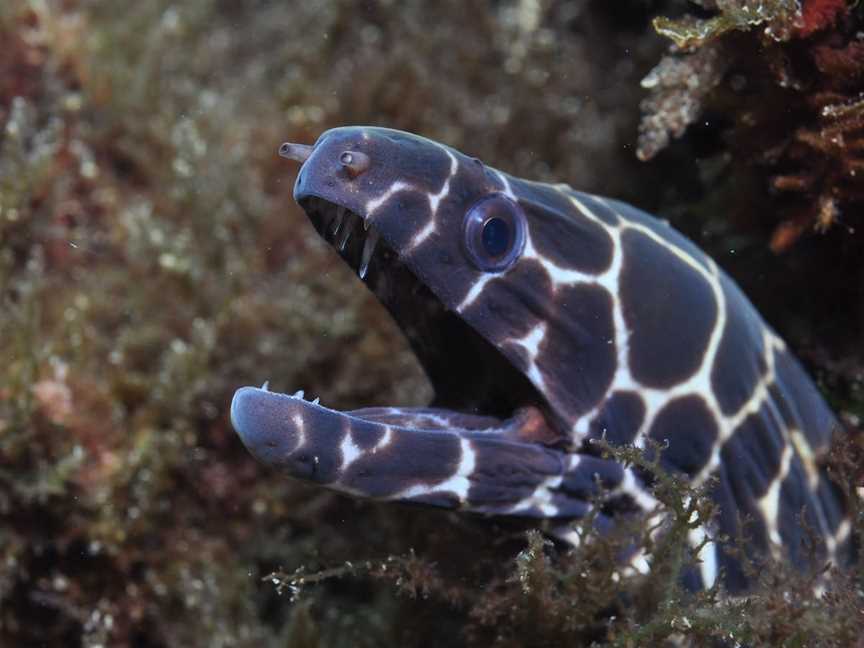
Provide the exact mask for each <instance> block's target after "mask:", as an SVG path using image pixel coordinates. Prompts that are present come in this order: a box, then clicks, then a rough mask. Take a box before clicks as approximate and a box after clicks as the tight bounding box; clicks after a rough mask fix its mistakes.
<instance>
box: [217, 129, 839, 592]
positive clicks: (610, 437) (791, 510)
mask: <svg viewBox="0 0 864 648" xmlns="http://www.w3.org/2000/svg"><path fill="white" fill-rule="evenodd" d="M280 152H281V153H282V154H283V156H285V157H289V158H293V159H296V160H298V161H301V162H302V166H301V168H300V171H299V174H298V176H297V180H296V185H295V188H294V196H295V199H296V200H297V201H298V203H299V204H300V205H301V206H302V207H303V209H304V210H305V211H306V213H307V214H308V216H309V218H310V220H311V221H312V224H313V225H314V226H315V228H316V229H317V230H318V232H319V233H320V234H321V235H322V236H323V237H324V238H325V239H326V240H327V241H329V242H331V243H332V244H333V246H334V247H335V249H336V250H337V251H338V252H339V253H340V254H341V256H342V257H343V258H344V260H345V261H346V262H347V263H348V264H349V265H350V266H351V267H352V268H354V269H355V270H356V271H357V272H358V275H359V276H360V277H361V278H362V280H363V282H364V283H365V284H366V285H367V286H368V287H369V288H370V289H371V290H372V291H373V292H374V294H375V295H376V296H377V298H378V299H379V300H380V301H381V302H382V303H383V304H384V306H385V307H386V308H387V309H388V310H389V311H390V313H391V314H392V316H393V317H394V319H395V320H396V322H397V323H398V325H399V326H400V328H401V330H402V331H403V332H404V334H405V336H406V337H407V339H408V341H409V342H410V344H411V346H412V348H413V350H414V351H415V353H416V355H417V357H418V359H419V361H420V363H421V364H422V366H423V367H424V369H425V371H426V373H427V374H428V376H429V379H430V381H431V383H432V386H433V388H434V390H435V400H434V401H433V403H432V404H431V405H430V406H429V407H425V408H406V407H386V408H367V409H360V410H354V411H336V410H333V409H329V408H327V407H324V406H323V405H321V404H319V403H318V402H317V401H309V400H306V399H304V398H303V395H302V393H301V392H298V393H297V394H294V395H287V394H279V393H275V392H271V391H269V390H268V389H267V388H266V386H265V387H264V388H260V389H259V388H254V387H244V388H242V389H240V390H238V391H237V393H236V395H235V396H234V400H233V403H232V406H231V417H232V422H233V425H234V427H235V429H236V430H237V432H238V433H239V435H240V436H241V438H242V440H243V443H244V444H245V445H246V447H247V448H248V449H249V450H250V451H251V453H252V454H253V455H254V456H255V457H257V458H258V459H259V460H260V461H262V462H264V463H265V464H268V465H271V466H274V467H276V468H278V469H279V470H281V471H283V472H285V473H286V474H288V475H290V476H292V477H295V478H299V479H302V480H306V481H311V482H315V483H318V484H321V485H322V486H326V487H329V488H332V489H335V490H338V491H341V492H344V493H348V494H351V495H354V496H358V497H365V498H376V499H388V500H398V501H406V502H414V503H421V504H427V505H432V506H439V507H446V508H453V509H460V510H463V511H466V512H473V513H480V514H487V515H496V516H515V517H521V518H535V519H538V520H543V521H544V524H545V525H546V528H547V529H551V531H550V532H551V533H553V534H554V535H556V536H557V537H559V538H561V539H562V540H564V541H567V542H571V543H577V542H578V541H579V536H578V534H577V532H576V531H574V530H573V525H572V521H573V520H578V519H580V518H583V517H584V516H586V515H587V514H588V513H589V512H592V514H593V515H594V516H595V518H594V519H595V524H596V525H598V526H599V527H601V528H604V527H605V528H611V527H612V526H613V525H614V524H615V523H616V519H617V517H618V516H617V514H616V511H630V512H633V511H639V510H641V511H648V512H650V511H652V510H654V509H655V507H656V506H657V501H656V499H655V497H654V495H653V494H652V490H651V488H650V484H649V483H648V482H649V481H650V480H649V479H646V477H645V475H643V474H640V472H639V471H638V470H636V469H634V468H633V467H632V466H625V465H622V464H621V463H619V462H616V461H615V460H614V459H611V458H609V457H608V456H604V455H603V454H602V453H600V452H598V450H597V444H596V442H593V440H595V439H599V438H605V439H606V440H607V442H609V443H610V444H615V445H631V446H636V447H641V448H645V449H646V451H647V450H649V449H651V448H654V449H657V448H662V450H661V456H660V462H661V465H662V466H663V467H664V468H666V469H667V470H669V471H673V472H675V473H677V474H680V475H683V476H684V477H685V478H686V479H688V480H689V481H690V482H691V483H692V484H694V485H696V486H699V485H702V484H706V482H708V480H709V479H710V480H711V481H710V482H708V488H709V490H710V493H711V495H712V497H713V499H714V500H715V502H716V504H717V515H716V516H715V518H714V519H713V520H712V521H711V523H710V524H709V525H707V528H706V527H705V526H702V527H699V528H697V529H694V530H693V531H692V532H691V538H690V540H691V542H692V543H693V545H694V546H699V545H700V544H702V549H701V551H700V554H699V558H700V559H701V564H700V565H699V566H698V567H697V568H693V569H690V570H687V572H686V573H685V574H682V578H683V579H684V581H685V583H686V584H687V586H688V587H691V588H694V589H695V588H701V587H709V586H712V585H713V584H714V583H715V581H716V580H717V578H718V574H720V573H722V574H723V578H724V586H725V587H726V588H727V589H728V590H729V591H731V592H736V591H741V590H744V589H745V588H747V587H748V575H747V573H745V570H744V569H743V567H742V564H741V561H740V559H739V558H737V557H736V556H735V555H734V552H733V551H730V549H729V546H728V545H727V544H726V543H725V542H724V541H722V540H721V538H740V537H746V546H747V547H748V548H749V549H750V550H751V554H752V555H751V557H752V558H754V559H757V560H758V559H759V557H760V556H767V555H771V556H774V557H775V558H779V559H781V560H786V561H789V562H791V563H792V564H794V565H796V566H798V567H800V568H802V569H803V568H804V567H805V566H806V565H808V560H809V556H811V555H815V556H816V557H817V558H818V559H819V560H820V561H828V562H832V563H835V564H836V563H838V562H839V563H842V562H843V561H844V560H845V557H846V556H847V555H848V554H849V552H850V551H851V538H850V523H849V520H848V518H847V516H846V512H845V510H844V503H843V500H842V497H841V495H840V493H839V491H838V489H837V488H836V487H835V486H834V485H833V484H832V483H831V482H830V481H829V479H828V476H827V473H826V470H825V469H824V467H823V466H822V465H821V462H820V458H821V457H823V455H824V454H825V452H826V451H827V449H828V445H829V443H830V440H831V436H832V433H833V432H834V431H835V430H836V429H837V421H836V419H835V417H834V415H833V414H832V412H831V411H830V409H829V408H828V406H827V405H826V403H825V402H824V400H823V399H822V397H821V396H820V394H819V392H818V390H817V389H816V387H815V386H814V384H813V382H812V381H811V380H810V378H809V377H808V376H807V374H806V373H805V371H804V370H803V369H802V367H801V366H800V365H799V363H798V361H797V360H796V359H795V358H794V357H793V356H792V354H791V353H790V352H789V350H788V349H787V348H786V346H785V344H784V343H783V341H782V340H781V339H780V338H779V337H778V336H777V335H776V334H775V333H774V332H773V331H772V330H771V328H770V327H769V326H768V325H767V324H766V323H765V322H764V321H763V320H762V318H761V317H760V316H759V314H758V313H757V312H756V310H755V309H754V307H753V306H752V305H751V304H750V302H749V301H748V300H747V298H746V297H745V296H744V295H743V294H742V292H741V291H740V290H739V288H738V287H737V286H736V285H735V283H734V282H733V281H732V280H731V279H730V278H729V277H728V276H727V275H726V274H725V273H724V272H723V271H722V270H720V269H719V268H718V267H717V265H716V264H715V263H714V261H712V260H711V259H710V258H708V257H707V256H706V255H705V254H704V253H703V252H702V251H701V250H699V249H698V248H697V247H696V246H695V245H694V244H693V243H692V242H691V241H689V240H687V239H686V238H684V237H683V236H682V235H680V234H679V233H677V232H676V231H675V230H673V229H672V228H671V227H669V226H668V225H666V224H665V223H663V222H661V221H659V220H657V219H655V218H653V217H651V216H649V215H648V214H646V213H644V212H642V211H640V210H639V209H636V208H634V207H632V206H630V205H628V204H625V203H623V202H618V201H616V200H610V199H606V198H601V197H599V196H594V195H590V194H587V193H582V192H579V191H575V190H573V189H571V188H570V187H569V186H567V185H551V184H542V183H536V182H529V181H526V180H522V179H519V178H515V177H512V176H510V175H507V174H506V173H502V172H500V171H498V170H496V169H493V168H491V167H489V166H486V165H485V164H483V163H482V162H481V161H480V160H478V159H476V158H472V157H468V156H466V155H464V154H462V153H460V152H458V151H456V150H453V149H451V148H449V147H447V146H444V145H441V144H438V143H436V142H433V141H431V140H428V139H425V138H422V137H419V136H416V135H412V134H409V133H404V132H400V131H395V130H389V129H382V128H371V127H345V128H337V129H333V130H330V131H327V132H325V133H324V134H323V135H321V137H320V138H319V139H318V141H317V142H316V143H315V144H314V146H303V145H294V144H285V145H283V146H282V148H281V149H280ZM649 440H651V441H649ZM601 502H602V507H601V506H600V505H599V504H598V503H601ZM594 507H598V508H600V509H601V510H600V512H598V511H594V510H593V508H594ZM706 534H707V535H708V536H709V537H711V538H715V539H716V540H711V541H708V542H704V541H705V539H706ZM814 536H815V538H816V540H817V542H816V544H817V546H816V547H815V548H813V547H810V548H809V549H808V548H807V547H806V546H805V545H807V540H810V539H812V538H813V537H814ZM811 544H812V543H811ZM648 563H650V557H648V560H645V559H644V558H643V560H642V563H641V566H642V567H643V568H645V569H647V568H649V566H648ZM634 564H637V563H634Z"/></svg>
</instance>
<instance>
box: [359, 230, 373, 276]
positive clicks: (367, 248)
mask: <svg viewBox="0 0 864 648" xmlns="http://www.w3.org/2000/svg"><path fill="white" fill-rule="evenodd" d="M377 244H378V230H372V231H370V232H369V235H368V236H367V237H366V241H365V242H364V243H363V254H362V255H361V257H360V269H359V270H358V271H357V274H358V275H360V278H361V279H365V278H366V271H367V270H369V261H371V260H372V255H373V254H374V253H375V246H376V245H377Z"/></svg>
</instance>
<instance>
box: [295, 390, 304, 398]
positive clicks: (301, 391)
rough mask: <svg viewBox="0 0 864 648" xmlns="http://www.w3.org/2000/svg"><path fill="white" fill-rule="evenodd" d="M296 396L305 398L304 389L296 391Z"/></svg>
mask: <svg viewBox="0 0 864 648" xmlns="http://www.w3.org/2000/svg"><path fill="white" fill-rule="evenodd" d="M294 398H303V390H302V389H300V390H298V391H296V392H294Z"/></svg>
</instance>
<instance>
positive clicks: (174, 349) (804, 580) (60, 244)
mask: <svg viewBox="0 0 864 648" xmlns="http://www.w3.org/2000/svg"><path fill="white" fill-rule="evenodd" d="M345 124H372V125H381V126H389V127H393V128H399V129H404V130H410V131H413V132H417V133H420V134H423V135H425V136H428V137H431V138H433V139H437V140H439V141H442V142H444V143H446V144H449V145H451V146H453V147H455V148H458V149H460V150H462V151H464V152H465V153H467V154H469V155H474V156H477V157H479V158H481V159H483V160H484V161H485V162H487V163H488V164H490V165H492V166H495V167H498V168H500V169H502V170H505V171H508V172H511V173H513V174H515V175H517V176H522V177H526V178H532V179H539V180H549V181H565V182H568V183H570V184H571V185H572V186H573V187H574V188H576V189H579V190H584V191H589V192H594V193H600V194H603V195H608V196H613V197H617V198H621V199H624V200H626V201H628V202H631V203H633V204H635V205H637V206H639V207H641V208H643V209H646V210H648V211H651V212H654V213H656V214H658V215H659V216H661V217H663V218H666V219H669V220H670V221H671V222H672V223H673V224H674V225H675V226H676V227H677V228H679V229H680V230H682V231H683V232H685V233H686V234H687V235H689V236H690V237H692V238H693V239H694V240H695V241H696V242H697V243H698V244H699V245H700V246H702V247H703V248H704V249H705V250H706V251H707V252H709V253H710V254H711V255H712V256H713V257H714V258H715V259H716V260H717V261H718V263H719V264H720V265H721V266H722V267H724V268H725V269H727V270H728V271H729V272H730V273H731V274H732V275H733V276H734V277H735V278H736V280H737V281H738V282H739V283H740V284H741V286H742V288H743V289H744V290H745V292H747V294H748V295H749V296H750V297H751V299H752V300H753V301H754V303H755V304H756V306H757V307H758V308H759V310H760V311H761V313H762V314H763V316H765V318H766V319H767V321H768V322H769V323H770V324H772V325H773V326H774V327H775V328H776V329H777V330H778V331H779V332H780V333H781V335H782V336H783V337H784V338H785V339H786V341H787V342H788V343H789V345H790V346H791V347H792V348H793V349H794V350H795V352H796V354H797V355H798V357H799V358H800V359H801V360H802V361H803V362H804V364H805V365H806V366H807V367H808V369H809V370H810V371H811V373H812V375H813V376H814V378H816V380H817V382H818V384H819V386H820V387H821V388H822V390H823V393H825V394H826V396H827V398H828V399H829V401H830V402H831V404H832V405H833V406H834V408H835V410H836V411H837V413H838V414H839V415H840V416H841V418H842V420H843V421H844V423H845V425H847V426H848V428H849V431H850V434H849V435H848V437H847V439H846V440H844V441H843V442H842V443H840V444H838V448H837V449H836V452H835V453H834V454H833V455H832V462H833V467H834V468H835V469H836V475H837V479H838V481H839V482H840V483H841V485H844V486H845V487H847V490H848V491H849V495H850V498H851V503H852V507H853V514H854V515H855V519H856V525H857V528H858V530H859V533H860V531H861V530H864V521H862V514H861V512H860V507H859V506H858V498H857V494H856V490H855V487H856V486H861V485H862V483H864V482H862V475H864V458H862V456H864V451H862V449H864V444H862V443H861V432H862V427H864V424H862V417H864V263H862V253H864V220H862V214H864V212H862V209H864V6H862V3H858V2H846V1H845V0H804V2H803V3H799V2H798V1H796V0H762V1H761V2H755V1H750V0H701V1H699V2H686V1H685V0H656V1H654V0H622V1H620V2H607V1H605V0H436V1H434V2H428V1H426V2H424V1H421V0H407V1H404V2H396V1H395V0H369V1H351V0H318V1H307V2H301V1H299V0H295V1H283V2H277V1H275V0H273V1H266V0H231V1H228V0H194V1H189V2H170V1H168V0H148V2H141V3H131V2H130V3H126V2H117V1H116V0H0V360H2V362H0V646H2V647H5V646H10V647H11V646H40V647H41V646H72V647H77V646H82V647H84V646H86V647H88V648H96V647H97V646H121V647H146V648H150V647H156V646H256V647H257V646H286V647H292V648H300V647H303V648H306V647H310V648H311V647H314V646H322V647H323V646H370V647H371V646H455V645H471V646H489V645H496V646H562V645H568V646H588V645H592V642H594V644H595V645H613V646H639V645H659V644H660V643H661V642H663V641H665V640H667V639H670V638H672V637H675V636H683V637H685V638H686V639H688V640H689V641H691V642H693V643H694V645H713V644H711V643H710V642H712V641H715V640H721V639H725V640H727V641H731V642H733V643H734V642H736V641H740V642H744V643H749V644H750V645H795V646H853V645H859V646H860V645H864V644H862V643H861V642H862V639H861V636H862V632H861V631H862V629H864V593H862V587H864V567H862V565H861V564H858V565H855V566H852V567H849V568H848V569H845V570H843V572H842V573H839V574H837V583H838V585H837V587H836V589H835V590H834V591H833V592H832V593H831V594H830V595H827V596H825V597H823V598H822V599H816V598H814V597H813V596H812V593H811V592H812V588H811V585H812V581H811V580H808V578H812V575H796V574H791V573H787V572H786V570H784V569H783V566H782V565H778V566H777V568H776V569H775V570H773V571H770V572H769V573H766V574H764V575H763V581H764V582H763V586H764V587H763V589H762V591H760V592H759V593H756V594H754V595H753V596H751V597H748V598H746V599H737V600H734V601H732V602H728V603H724V604H719V603H718V597H719V596H720V593H718V592H706V593H702V594H700V595H698V596H687V595H686V594H685V593H683V592H681V591H680V589H679V588H678V586H677V581H676V579H675V577H674V574H675V573H677V567H678V566H680V560H681V556H680V551H678V552H676V550H675V548H674V547H666V548H661V549H663V551H666V553H665V554H664V553H663V551H658V552H656V553H657V555H658V556H659V558H658V568H657V569H656V570H655V572H654V573H652V575H651V576H650V577H642V578H633V579H629V580H626V581H624V582H613V581H612V579H611V578H610V574H611V571H612V569H613V568H614V564H613V562H614V561H612V560H611V558H610V557H611V556H612V555H614V547H609V546H604V545H603V543H602V542H597V543H595V545H596V546H593V547H589V548H585V549H582V550H580V552H577V553H576V554H567V553H566V552H564V551H562V550H561V549H560V548H557V547H553V546H551V545H550V544H548V543H547V542H546V541H544V539H543V538H542V536H540V535H539V534H537V533H533V532H528V533H526V532H525V530H524V529H520V528H516V527H513V526H509V525H505V524H504V523H501V522H496V521H494V520H493V521H489V520H482V519H477V518H466V517H462V516H458V515H455V514H451V513H447V512H441V511H436V510H431V509H422V508H407V507H400V506H393V505H386V504H374V503H369V502H359V501H355V500H351V499H348V498H345V497H342V496H338V495H334V494H330V493H328V492H326V491H323V490H320V489H313V488H309V487H306V486H303V485H301V484H298V483H295V482H291V481H288V480H285V479H283V478H280V477H279V476H278V475H275V474H273V473H272V472H269V471H267V470H266V469H265V468H264V467H262V466H260V465H258V464H257V463H256V462H255V461H254V460H253V459H252V457H251V456H250V455H249V454H248V452H246V450H245V449H244V448H243V446H242V444H241V443H240V440H239V439H238V437H237V436H236V434H235V433H234V431H233V430H232V428H231V425H230V422H229V419H228V407H229V404H230V401H231V396H232V394H233V392H234V390H235V389H237V388H238V387H240V386H242V385H249V384H260V383H262V382H264V381H265V380H269V381H270V385H271V388H272V389H274V390H278V391H287V392H293V391H295V390H296V389H300V388H302V389H304V390H306V393H307V395H311V396H320V397H321V398H322V399H323V400H324V401H325V402H326V403H327V405H328V406H333V407H337V408H345V409H349V408H356V407H361V406H372V405H378V404H392V403H398V404H404V405H422V404H425V403H426V402H427V401H428V399H429V398H430V397H431V389H430V387H429V385H428V383H427V382H426V379H425V378H424V376H423V374H422V372H421V370H420V368H419V366H418V364H417V362H416V360H415V359H414V358H413V355H412V354H411V353H410V351H409V349H408V347H407V344H406V342H405V341H404V340H403V339H402V338H401V334H400V333H399V331H398V329H397V328H396V326H395V325H394V324H393V323H392V322H391V321H390V320H389V318H388V316H387V315H386V313H385V312H384V309H383V308H382V307H381V306H380V305H379V304H378V303H377V301H376V300H375V298H374V297H373V296H372V295H371V294H369V293H368V291H366V290H365V288H363V287H362V285H361V283H360V281H359V280H358V279H357V278H356V277H355V276H354V275H353V273H352V272H351V270H350V269H349V268H348V267H346V266H345V265H344V264H343V263H342V262H341V260H340V259H339V258H338V256H337V255H336V254H335V253H334V252H333V251H332V250H331V249H329V246H327V244H326V243H324V242H323V241H321V240H319V237H318V235H317V234H316V233H315V231H314V230H313V228H312V227H311V226H310V224H309V223H308V220H307V219H306V217H305V215H304V214H303V213H302V211H301V210H300V209H299V208H298V207H297V206H296V205H295V204H294V202H293V200H292V198H291V192H292V187H293V182H294V178H295V172H296V166H295V165H292V164H290V163H286V162H285V161H284V160H281V159H279V158H278V156H277V154H276V150H277V147H278V145H279V143H280V142H282V141H284V140H290V141H293V142H303V143H312V142H314V140H315V139H316V138H317V136H318V135H319V134H320V133H321V132H322V131H323V130H325V129H327V128H330V127H333V126H338V125H345ZM678 486H680V488H679V487H675V488H672V489H671V490H670V492H669V493H668V494H667V500H664V501H667V502H668V506H669V507H670V510H672V511H673V512H675V511H676V510H677V509H676V508H675V507H676V506H678V507H679V509H680V506H681V502H682V501H684V499H686V498H687V497H688V495H689V493H687V492H686V489H685V487H684V486H681V485H678ZM679 513H680V511H679ZM684 522H686V520H685V521H684ZM646 541H647V540H646ZM664 556H665V558H664ZM856 642H857V643H856Z"/></svg>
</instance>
